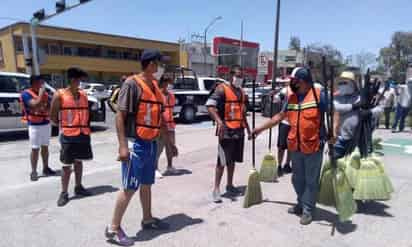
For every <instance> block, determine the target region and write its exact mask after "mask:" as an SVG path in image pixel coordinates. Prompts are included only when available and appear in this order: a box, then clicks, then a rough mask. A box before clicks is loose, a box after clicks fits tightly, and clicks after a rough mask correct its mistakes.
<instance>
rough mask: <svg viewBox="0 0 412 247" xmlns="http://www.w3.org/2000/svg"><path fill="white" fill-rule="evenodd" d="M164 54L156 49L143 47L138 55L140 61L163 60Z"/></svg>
mask: <svg viewBox="0 0 412 247" xmlns="http://www.w3.org/2000/svg"><path fill="white" fill-rule="evenodd" d="M163 60H164V56H162V54H161V53H160V51H159V50H157V49H145V50H143V53H142V55H141V56H140V61H142V62H143V61H147V62H151V61H163Z"/></svg>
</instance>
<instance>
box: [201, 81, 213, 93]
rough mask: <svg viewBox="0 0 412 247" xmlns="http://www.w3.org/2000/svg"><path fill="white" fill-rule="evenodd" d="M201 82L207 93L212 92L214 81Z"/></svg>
mask: <svg viewBox="0 0 412 247" xmlns="http://www.w3.org/2000/svg"><path fill="white" fill-rule="evenodd" d="M203 82H204V83H205V89H206V90H208V91H210V90H212V89H213V87H214V86H215V84H216V81H215V80H204V81H203Z"/></svg>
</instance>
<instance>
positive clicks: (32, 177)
mask: <svg viewBox="0 0 412 247" xmlns="http://www.w3.org/2000/svg"><path fill="white" fill-rule="evenodd" d="M30 180H31V181H33V182H35V181H37V180H39V176H38V175H37V172H32V173H30Z"/></svg>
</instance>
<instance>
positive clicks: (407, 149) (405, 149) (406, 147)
mask: <svg viewBox="0 0 412 247" xmlns="http://www.w3.org/2000/svg"><path fill="white" fill-rule="evenodd" d="M382 145H383V146H387V147H395V148H400V149H403V152H404V153H407V154H412V145H400V144H393V143H386V142H383V143H382Z"/></svg>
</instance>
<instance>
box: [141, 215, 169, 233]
mask: <svg viewBox="0 0 412 247" xmlns="http://www.w3.org/2000/svg"><path fill="white" fill-rule="evenodd" d="M169 228H170V225H169V224H167V223H166V222H163V221H162V220H160V219H158V218H153V219H152V220H151V221H149V222H142V229H143V230H158V231H164V230H168V229H169Z"/></svg>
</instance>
